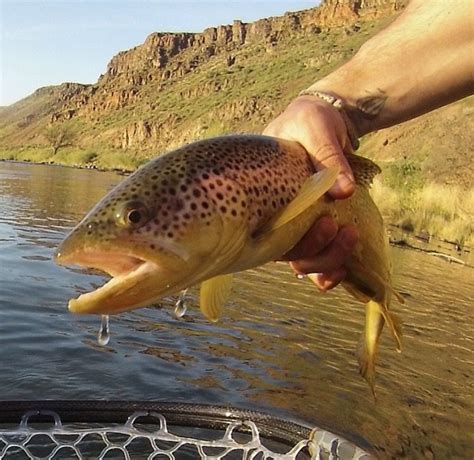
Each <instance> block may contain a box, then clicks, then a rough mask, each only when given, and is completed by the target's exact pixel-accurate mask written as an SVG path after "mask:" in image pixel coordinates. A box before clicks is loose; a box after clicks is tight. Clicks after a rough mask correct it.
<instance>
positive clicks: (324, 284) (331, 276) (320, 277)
mask: <svg viewBox="0 0 474 460" xmlns="http://www.w3.org/2000/svg"><path fill="white" fill-rule="evenodd" d="M346 275H347V270H346V269H345V268H344V267H340V268H338V269H337V270H334V271H333V272H330V273H310V274H309V275H308V278H309V279H310V280H311V281H312V282H313V283H314V284H315V285H316V286H317V287H318V288H319V290H320V291H322V292H326V291H328V290H329V289H332V288H334V287H336V286H337V285H338V284H339V283H340V282H341V281H343V280H344V278H345V277H346Z"/></svg>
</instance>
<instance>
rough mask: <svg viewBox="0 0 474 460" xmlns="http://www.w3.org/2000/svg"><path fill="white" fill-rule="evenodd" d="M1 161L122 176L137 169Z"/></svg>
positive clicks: (3, 160) (48, 162) (46, 162)
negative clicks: (111, 173) (112, 173)
mask: <svg viewBox="0 0 474 460" xmlns="http://www.w3.org/2000/svg"><path fill="white" fill-rule="evenodd" d="M0 163H16V164H24V165H34V166H55V167H59V168H72V169H86V170H89V171H98V172H114V173H117V174H119V175H121V176H128V175H130V174H132V173H133V172H134V171H136V169H138V168H136V169H134V170H132V169H124V168H117V167H114V168H105V167H100V166H96V165H94V164H87V163H86V164H84V165H77V164H76V165H71V164H64V163H54V162H50V161H33V160H9V159H7V158H0Z"/></svg>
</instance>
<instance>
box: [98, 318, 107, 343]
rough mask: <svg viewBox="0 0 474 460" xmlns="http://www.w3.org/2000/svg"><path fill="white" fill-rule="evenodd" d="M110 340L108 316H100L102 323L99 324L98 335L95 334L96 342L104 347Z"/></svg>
mask: <svg viewBox="0 0 474 460" xmlns="http://www.w3.org/2000/svg"><path fill="white" fill-rule="evenodd" d="M109 340H110V330H109V315H102V321H101V323H100V329H99V333H98V334H97V342H98V343H99V345H102V346H103V347H105V346H106V345H107V344H108V343H109Z"/></svg>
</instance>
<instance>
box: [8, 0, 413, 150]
mask: <svg viewBox="0 0 474 460" xmlns="http://www.w3.org/2000/svg"><path fill="white" fill-rule="evenodd" d="M405 3H406V2H405V1H404V0H326V1H324V2H323V3H322V5H321V6H319V7H316V8H310V9H307V10H303V11H299V12H287V13H285V14H284V15H283V16H279V17H272V18H265V19H261V20H258V21H256V22H253V23H244V22H242V21H240V20H235V21H233V23H232V24H228V25H220V26H217V27H210V28H208V29H206V30H204V31H203V32H201V33H163V32H155V33H152V34H151V35H149V36H148V37H147V38H146V40H145V41H144V43H143V44H141V45H139V46H136V47H134V48H132V49H129V50H126V51H121V52H119V53H118V54H117V55H116V56H114V57H113V58H112V59H111V60H110V62H109V63H108V65H107V69H106V72H105V73H104V74H103V75H101V76H100V77H99V79H98V81H97V83H95V84H93V85H82V84H77V83H64V84H62V85H60V86H58V87H55V88H53V89H47V88H46V89H45V88H43V89H41V90H38V91H40V92H47V91H51V93H50V94H49V97H50V102H51V103H50V108H49V109H48V111H47V116H48V123H49V124H58V123H71V122H74V121H77V120H81V126H82V125H83V126H84V128H82V129H83V131H84V132H83V133H82V135H83V138H84V140H83V144H93V143H94V142H95V143H97V142H100V143H101V145H104V144H105V145H106V146H110V147H111V148H118V149H122V150H127V149H133V150H135V151H140V150H147V149H149V148H151V146H156V145H158V146H160V145H163V144H164V142H165V141H166V142H168V141H169V140H170V139H179V140H184V141H185V140H190V139H191V137H192V136H195V135H196V134H197V135H206V134H208V133H209V130H208V131H206V128H205V126H209V125H212V123H213V121H212V120H213V119H217V120H219V121H223V122H225V121H232V123H228V124H227V126H229V127H231V128H233V129H235V127H237V128H238V125H239V122H242V123H244V125H245V123H246V121H248V120H249V119H252V120H253V125H252V126H256V125H257V124H261V123H265V122H266V121H268V119H269V118H270V117H271V116H272V113H273V112H274V111H275V107H274V106H275V104H273V103H272V102H271V98H270V97H269V96H268V95H265V94H258V91H260V89H258V81H259V79H262V78H264V77H265V75H256V76H248V75H245V74H246V72H250V70H249V69H247V62H248V58H249V57H251V56H252V55H257V54H258V53H264V54H266V55H267V56H275V59H278V56H279V53H280V52H281V49H285V48H286V47H287V46H290V45H291V41H292V40H294V39H295V37H300V40H302V43H303V44H304V40H305V37H315V36H320V35H321V36H322V35H324V33H325V32H326V31H330V30H341V31H343V32H345V34H352V33H356V32H357V31H358V30H359V29H360V25H359V23H360V22H363V21H365V20H368V19H373V18H377V17H378V16H383V15H389V14H393V13H396V12H397V11H398V10H400V9H401V8H402V7H403V6H404V4H405ZM280 44H282V46H281V47H280V48H279V45H280ZM342 58H344V52H343V51H341V50H340V49H338V47H337V46H334V47H332V48H330V49H326V50H324V52H323V51H321V52H320V53H319V54H316V55H311V56H308V57H302V60H301V62H302V65H303V66H304V68H306V69H308V71H312V70H313V69H315V70H319V69H320V68H322V67H324V66H325V65H328V64H330V63H333V62H334V61H338V60H341V59H342ZM213 66H214V67H215V68H218V70H216V71H215V72H214V71H211V70H209V69H211V68H214V67H213ZM204 71H205V72H207V74H206V75H204V76H203V77H202V78H199V79H198V76H199V75H201V74H203V72H204ZM213 72H214V73H213ZM237 72H241V73H242V74H243V75H245V76H244V78H243V79H242V80H243V83H240V82H239V84H237V85H236V78H235V75H236V73H237ZM243 85H247V86H249V85H253V86H254V87H255V88H256V90H255V92H254V93H252V94H250V93H249V91H247V94H239V93H238V90H239V86H241V87H242V86H243ZM236 86H237V87H236ZM279 91H280V90H277V91H276V93H275V94H277V93H278V92H279ZM223 93H225V94H226V97H225V98H224V97H222V98H221V99H220V100H219V102H218V103H215V104H214V105H213V106H212V107H208V109H207V111H206V112H205V113H204V111H201V113H199V110H197V109H196V108H195V107H194V106H196V105H199V104H203V103H204V104H205V103H207V102H208V101H209V100H210V98H212V97H214V96H216V95H219V94H223ZM165 95H166V97H165ZM165 100H166V101H167V102H166V103H164V101H165ZM188 104H189V106H193V107H194V109H193V110H190V111H188V112H189V115H190V116H189V117H187V115H186V113H187V112H186V109H187V108H186V105H188ZM272 104H273V105H272ZM177 107H179V108H180V109H179V110H177ZM4 112H5V111H2V113H4ZM191 112H192V113H191ZM196 113H197V115H196ZM32 116H33V115H32V114H28V113H26V114H25V116H24V117H23V121H22V122H21V123H20V122H18V123H17V128H18V129H22V127H24V126H26V125H27V124H28V123H30V125H31V122H32V120H39V118H38V116H37V114H35V115H34V117H33V118H31V117H32ZM25 120H26V121H25ZM42 125H44V122H43V123H40V122H38V126H42ZM245 126H250V125H248V124H247V125H245ZM252 126H250V128H251V127H252ZM92 128H93V131H94V133H93V134H92V133H91V131H92ZM174 130H178V131H179V132H178V133H175V132H174ZM32 133H33V131H32ZM17 137H18V138H21V136H20V135H19V136H17ZM30 138H32V139H34V140H35V141H36V142H41V136H40V135H38V136H37V137H36V139H35V138H34V134H31V135H30ZM0 140H1V139H0Z"/></svg>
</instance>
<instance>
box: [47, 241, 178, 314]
mask: <svg viewBox="0 0 474 460" xmlns="http://www.w3.org/2000/svg"><path fill="white" fill-rule="evenodd" d="M60 249H61V248H60ZM55 259H56V262H57V263H58V264H60V265H78V266H81V267H86V268H95V269H98V270H101V271H103V272H105V273H107V274H109V275H110V276H112V279H111V280H109V281H108V282H107V283H105V284H104V285H103V286H102V287H99V288H98V289H96V290H94V291H92V292H88V293H85V294H82V295H80V296H79V297H78V298H75V299H71V300H70V301H69V304H68V308H69V311H70V312H72V313H77V314H89V313H92V314H102V315H112V314H117V313H121V312H124V311H129V310H134V309H136V308H140V307H144V306H147V305H150V304H151V303H153V302H154V301H156V300H157V299H159V298H160V297H162V296H164V295H167V294H171V293H175V292H177V291H179V290H180V289H182V287H181V284H182V282H183V279H186V275H187V270H186V267H184V266H183V265H184V264H183V261H182V260H179V259H178V260H176V258H174V259H175V260H173V261H172V262H173V263H170V261H167V260H166V259H165V260H163V261H162V263H159V262H155V261H153V260H151V259H150V258H147V257H145V256H143V255H140V256H139V255H136V254H132V253H126V252H123V253H121V252H118V251H103V250H102V251H100V250H92V249H91V250H88V251H75V252H73V253H67V252H64V253H62V252H61V250H59V251H58V253H57V254H56V256H55ZM170 267H171V268H170Z"/></svg>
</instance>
